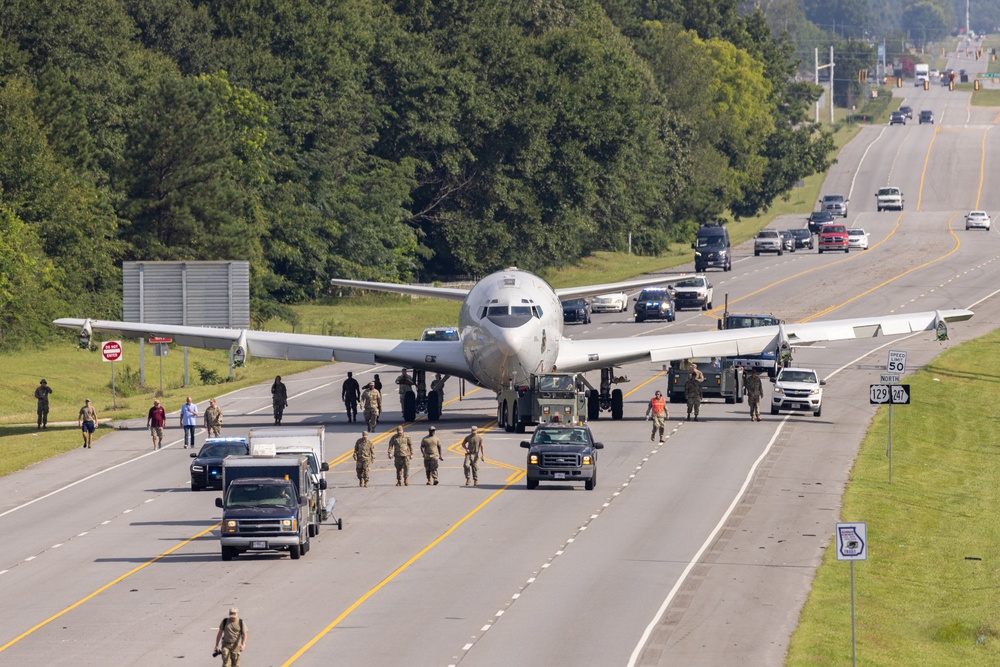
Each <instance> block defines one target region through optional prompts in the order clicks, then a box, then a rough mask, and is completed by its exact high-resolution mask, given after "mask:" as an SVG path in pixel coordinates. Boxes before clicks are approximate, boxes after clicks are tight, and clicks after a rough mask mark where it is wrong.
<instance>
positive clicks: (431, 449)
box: [420, 426, 444, 486]
mask: <svg viewBox="0 0 1000 667" xmlns="http://www.w3.org/2000/svg"><path fill="white" fill-rule="evenodd" d="M436 430H437V429H436V428H434V427H433V426H431V427H430V428H428V429H427V435H426V436H424V439H423V440H421V441H420V453H421V454H423V455H424V471H425V472H426V473H427V484H430V483H431V482H432V481H433V483H434V486H437V483H438V461H444V457H443V456H441V441H440V440H438V437H437V436H436V435H435V434H434V432H435V431H436Z"/></svg>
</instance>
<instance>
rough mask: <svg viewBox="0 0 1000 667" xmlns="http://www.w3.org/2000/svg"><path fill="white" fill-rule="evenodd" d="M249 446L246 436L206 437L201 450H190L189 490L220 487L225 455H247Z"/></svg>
mask: <svg viewBox="0 0 1000 667" xmlns="http://www.w3.org/2000/svg"><path fill="white" fill-rule="evenodd" d="M249 454H250V447H249V446H248V445H247V439H246V438H239V437H229V438H206V439H205V444H203V445H202V446H201V450H200V451H199V452H198V453H197V454H195V453H194V452H191V458H193V459H194V461H192V462H191V490H192V491H201V490H202V489H208V488H212V489H221V488H222V461H223V460H225V458H226V457H227V456H247V455H249Z"/></svg>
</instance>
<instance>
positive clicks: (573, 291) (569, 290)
mask: <svg viewBox="0 0 1000 667" xmlns="http://www.w3.org/2000/svg"><path fill="white" fill-rule="evenodd" d="M693 276H694V274H691V273H686V274H678V275H669V276H668V275H661V276H654V277H652V278H642V279H641V280H627V281H625V282H620V283H605V284H603V285H583V286H581V287H561V288H559V289H557V290H556V296H558V297H559V299H560V300H561V301H565V300H566V299H575V298H578V297H581V296H596V295H598V294H607V293H608V292H630V291H632V290H634V289H641V288H643V287H652V286H654V285H664V284H666V283H673V282H677V281H679V280H684V279H685V278H691V277H693Z"/></svg>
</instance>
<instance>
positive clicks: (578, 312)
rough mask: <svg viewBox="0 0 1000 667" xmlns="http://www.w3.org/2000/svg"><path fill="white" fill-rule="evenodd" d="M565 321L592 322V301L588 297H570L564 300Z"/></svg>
mask: <svg viewBox="0 0 1000 667" xmlns="http://www.w3.org/2000/svg"><path fill="white" fill-rule="evenodd" d="M562 307H563V322H567V323H568V322H582V323H583V324H590V302H589V301H587V300H586V299H570V300H568V301H563V302H562Z"/></svg>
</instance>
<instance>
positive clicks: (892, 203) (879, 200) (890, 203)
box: [875, 187, 903, 213]
mask: <svg viewBox="0 0 1000 667" xmlns="http://www.w3.org/2000/svg"><path fill="white" fill-rule="evenodd" d="M875 207H876V208H877V209H878V211H879V213H881V212H882V211H884V210H886V209H889V208H891V209H894V210H896V211H902V210H903V193H902V191H901V190H900V189H899V188H892V187H889V188H879V189H878V192H876V193H875Z"/></svg>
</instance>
